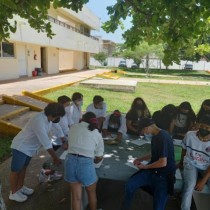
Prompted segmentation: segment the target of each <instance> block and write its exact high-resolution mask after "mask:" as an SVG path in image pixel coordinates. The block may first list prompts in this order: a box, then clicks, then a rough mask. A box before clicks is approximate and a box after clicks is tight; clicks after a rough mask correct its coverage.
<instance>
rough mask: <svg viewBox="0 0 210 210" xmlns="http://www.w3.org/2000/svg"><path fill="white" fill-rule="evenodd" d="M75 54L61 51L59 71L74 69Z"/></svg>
mask: <svg viewBox="0 0 210 210" xmlns="http://www.w3.org/2000/svg"><path fill="white" fill-rule="evenodd" d="M73 62H74V52H73V51H60V52H59V70H62V71H64V70H70V69H73V68H74V65H73Z"/></svg>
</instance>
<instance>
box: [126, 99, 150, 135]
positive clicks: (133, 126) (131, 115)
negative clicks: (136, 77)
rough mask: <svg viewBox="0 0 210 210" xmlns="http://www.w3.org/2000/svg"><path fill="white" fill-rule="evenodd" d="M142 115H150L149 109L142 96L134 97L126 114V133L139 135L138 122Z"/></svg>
mask: <svg viewBox="0 0 210 210" xmlns="http://www.w3.org/2000/svg"><path fill="white" fill-rule="evenodd" d="M144 117H151V115H150V111H149V109H148V108H147V105H146V103H145V102H144V100H143V99H142V98H139V97H137V98H135V99H134V101H133V103H132V105H131V109H130V110H129V111H128V113H127V114H126V126H127V134H131V135H139V129H138V124H139V121H140V120H141V119H142V118H144Z"/></svg>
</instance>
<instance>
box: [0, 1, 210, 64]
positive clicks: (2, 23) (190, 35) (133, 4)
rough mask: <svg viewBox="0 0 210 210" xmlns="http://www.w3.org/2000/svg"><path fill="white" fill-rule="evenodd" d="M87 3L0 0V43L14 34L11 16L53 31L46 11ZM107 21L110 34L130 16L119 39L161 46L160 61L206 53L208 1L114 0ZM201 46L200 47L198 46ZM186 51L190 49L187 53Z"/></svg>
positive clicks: (209, 18) (49, 33) (209, 27)
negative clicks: (182, 52) (17, 16)
mask: <svg viewBox="0 0 210 210" xmlns="http://www.w3.org/2000/svg"><path fill="white" fill-rule="evenodd" d="M88 1H89V0H0V41H2V40H3V39H5V38H8V37H9V33H10V31H11V32H15V30H16V27H17V23H16V22H14V23H11V22H10V20H11V19H12V18H13V16H14V15H19V16H20V17H22V18H26V19H27V20H28V22H29V24H30V26H31V27H33V28H35V29H36V30H37V31H39V32H40V31H42V32H46V33H47V36H49V37H52V35H53V32H52V30H51V27H50V23H49V22H48V21H46V20H47V11H48V9H49V8H50V3H52V5H53V7H54V8H57V7H65V8H69V9H72V10H74V11H79V10H81V9H82V6H83V5H84V4H86V3H87V2H88ZM107 10H108V14H109V16H110V20H109V21H107V22H106V23H105V24H104V25H103V29H104V30H105V31H106V32H114V31H115V30H116V29H117V28H118V27H119V26H120V25H122V22H123V20H124V19H126V17H128V16H130V17H132V27H131V28H130V29H128V30H127V31H125V33H124V34H123V37H124V39H125V43H126V45H127V46H129V47H134V46H136V45H139V44H140V43H141V42H143V41H146V42H148V43H149V44H159V43H163V44H164V58H163V62H164V63H165V64H166V65H169V64H171V63H172V62H176V63H179V59H180V50H181V49H183V48H184V49H185V51H188V52H190V50H191V49H192V48H194V49H193V50H191V54H193V53H195V52H196V51H197V52H198V51H202V52H207V53H208V52H209V44H208V45H203V43H206V39H207V37H208V36H209V34H210V1H209V0H158V1H157V0H116V3H115V4H114V5H112V6H109V7H107ZM199 45H201V47H198V46H199ZM188 48H189V49H190V50H188Z"/></svg>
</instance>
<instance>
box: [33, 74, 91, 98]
mask: <svg viewBox="0 0 210 210" xmlns="http://www.w3.org/2000/svg"><path fill="white" fill-rule="evenodd" d="M93 77H95V76H91V77H87V78H85V79H81V80H80V81H77V82H70V83H66V84H63V85H58V86H54V87H51V88H46V89H41V90H38V91H34V92H33V93H34V94H37V95H46V94H48V93H51V92H53V91H56V90H59V89H62V88H65V87H68V86H71V85H74V84H76V83H79V82H81V81H84V80H87V79H90V78H93Z"/></svg>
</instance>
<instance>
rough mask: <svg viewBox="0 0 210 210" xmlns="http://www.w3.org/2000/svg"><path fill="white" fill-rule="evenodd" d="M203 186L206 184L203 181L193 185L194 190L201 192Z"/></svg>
mask: <svg viewBox="0 0 210 210" xmlns="http://www.w3.org/2000/svg"><path fill="white" fill-rule="evenodd" d="M205 184H206V182H205V181H204V180H203V179H200V180H198V181H197V183H196V185H195V190H196V191H202V190H203V187H204V185H205Z"/></svg>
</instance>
